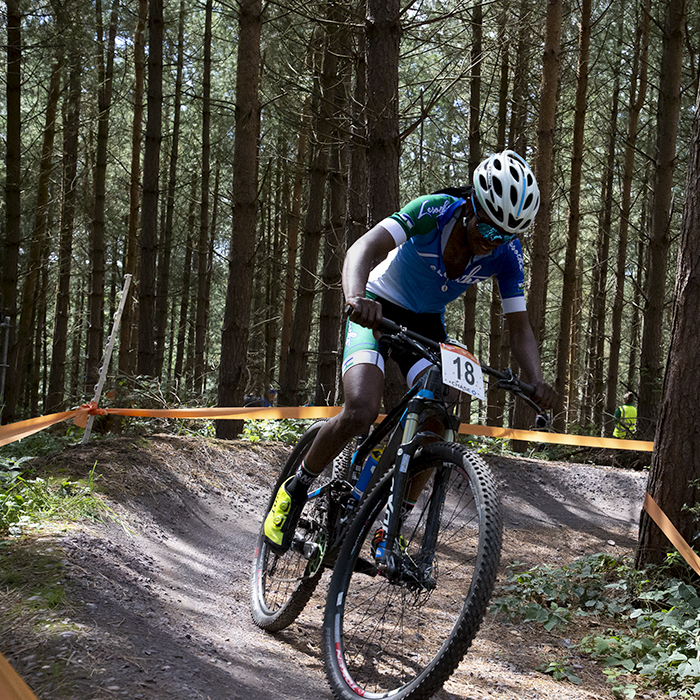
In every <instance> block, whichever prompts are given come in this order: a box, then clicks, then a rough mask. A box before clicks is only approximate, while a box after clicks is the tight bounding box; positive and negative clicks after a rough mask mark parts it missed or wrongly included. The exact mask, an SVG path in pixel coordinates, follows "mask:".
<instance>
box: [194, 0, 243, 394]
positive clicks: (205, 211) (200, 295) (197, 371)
mask: <svg viewBox="0 0 700 700" xmlns="http://www.w3.org/2000/svg"><path fill="white" fill-rule="evenodd" d="M211 15H212V0H207V3H206V20H205V28H204V76H203V86H202V199H201V208H200V218H199V245H198V247H197V321H196V327H195V349H194V390H195V393H196V394H201V393H202V382H203V377H204V346H205V343H206V337H207V324H206V308H207V296H206V294H207V251H208V249H209V179H210V177H211V165H210V153H211V146H210V136H209V129H210V123H211V107H210V99H211ZM234 230H235V229H234Z"/></svg>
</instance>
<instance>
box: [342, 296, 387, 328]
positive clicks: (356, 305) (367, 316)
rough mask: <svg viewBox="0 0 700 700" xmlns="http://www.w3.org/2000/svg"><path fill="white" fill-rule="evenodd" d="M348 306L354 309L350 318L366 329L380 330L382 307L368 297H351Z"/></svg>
mask: <svg viewBox="0 0 700 700" xmlns="http://www.w3.org/2000/svg"><path fill="white" fill-rule="evenodd" d="M347 304H348V305H349V306H351V307H352V311H351V312H350V315H349V318H350V320H351V321H352V322H353V323H357V324H358V325H360V326H364V327H365V328H374V329H376V328H378V327H379V324H380V323H381V322H382V305H381V304H380V303H379V302H378V301H375V300H374V299H367V298H366V297H350V298H349V299H348V300H347Z"/></svg>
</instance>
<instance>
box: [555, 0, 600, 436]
mask: <svg viewBox="0 0 700 700" xmlns="http://www.w3.org/2000/svg"><path fill="white" fill-rule="evenodd" d="M591 4H592V3H591V0H582V2H581V23H580V25H579V54H578V70H577V74H578V79H577V81H576V106H575V113H574V142H573V155H572V157H571V187H570V188H569V222H568V237H567V244H566V260H565V263H564V285H563V292H562V299H561V316H560V322H559V342H558V343H557V375H556V383H555V387H554V388H555V389H556V390H557V394H558V405H557V406H556V408H555V420H554V425H555V429H557V430H559V431H564V430H565V427H566V413H565V406H564V402H565V400H566V397H567V392H568V383H567V378H568V377H570V373H571V365H570V364H569V360H570V350H571V334H572V329H573V310H574V301H575V297H576V289H577V286H578V285H577V281H576V264H577V263H576V258H577V248H578V236H579V230H580V216H581V169H582V166H583V136H584V126H585V123H586V93H587V91H588V56H589V52H590V43H591Z"/></svg>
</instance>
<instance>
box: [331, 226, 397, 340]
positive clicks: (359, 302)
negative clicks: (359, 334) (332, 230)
mask: <svg viewBox="0 0 700 700" xmlns="http://www.w3.org/2000/svg"><path fill="white" fill-rule="evenodd" d="M395 247H396V241H395V240H394V238H393V236H392V235H391V234H390V233H389V231H387V230H386V228H384V227H383V226H382V225H381V224H377V225H376V226H374V227H373V228H371V229H370V230H369V231H367V233H365V235H364V236H360V238H358V239H357V241H355V243H353V244H352V246H350V248H349V250H348V253H347V255H346V256H345V263H344V264H343V293H344V294H345V301H346V302H347V303H348V304H351V305H352V307H353V312H352V313H351V314H350V320H351V321H353V322H354V323H359V324H360V325H361V326H367V327H368V328H377V326H378V325H379V324H380V322H381V320H382V308H381V305H380V304H379V303H378V302H376V301H373V300H371V299H367V298H366V297H365V288H366V286H367V280H368V278H369V273H370V272H371V271H372V268H373V267H375V266H376V265H378V264H379V263H380V262H381V261H382V260H384V258H386V256H387V255H388V254H389V253H390V252H391V251H392V250H393V249H394V248H395Z"/></svg>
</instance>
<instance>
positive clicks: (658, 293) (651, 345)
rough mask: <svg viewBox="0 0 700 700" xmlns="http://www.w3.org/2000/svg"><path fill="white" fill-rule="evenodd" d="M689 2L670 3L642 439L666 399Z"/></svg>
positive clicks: (643, 381)
mask: <svg viewBox="0 0 700 700" xmlns="http://www.w3.org/2000/svg"><path fill="white" fill-rule="evenodd" d="M685 15H686V2H685V0H670V1H669V3H668V5H667V7H666V20H665V25H664V40H663V53H662V57H661V75H660V79H659V104H658V109H657V118H656V122H657V132H656V159H655V160H656V174H655V177H654V189H653V191H654V200H653V208H652V212H651V231H650V236H649V255H648V260H649V266H648V268H647V276H646V284H645V289H646V309H645V313H644V335H643V336H642V353H641V358H640V360H641V364H640V370H639V375H640V376H639V379H640V385H639V409H638V410H639V417H638V420H637V430H638V432H640V433H641V435H642V437H650V436H651V435H652V434H653V432H654V431H653V429H652V428H653V426H654V424H655V422H656V418H657V413H658V408H659V403H660V400H661V388H662V387H661V379H662V371H663V366H662V352H663V347H662V345H663V321H664V308H665V304H666V270H667V267H668V249H669V244H670V232H669V229H670V225H671V197H672V188H673V169H674V166H675V160H676V138H677V135H678V118H679V115H680V106H681V68H682V64H683V38H684V34H685V31H684V27H685Z"/></svg>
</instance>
